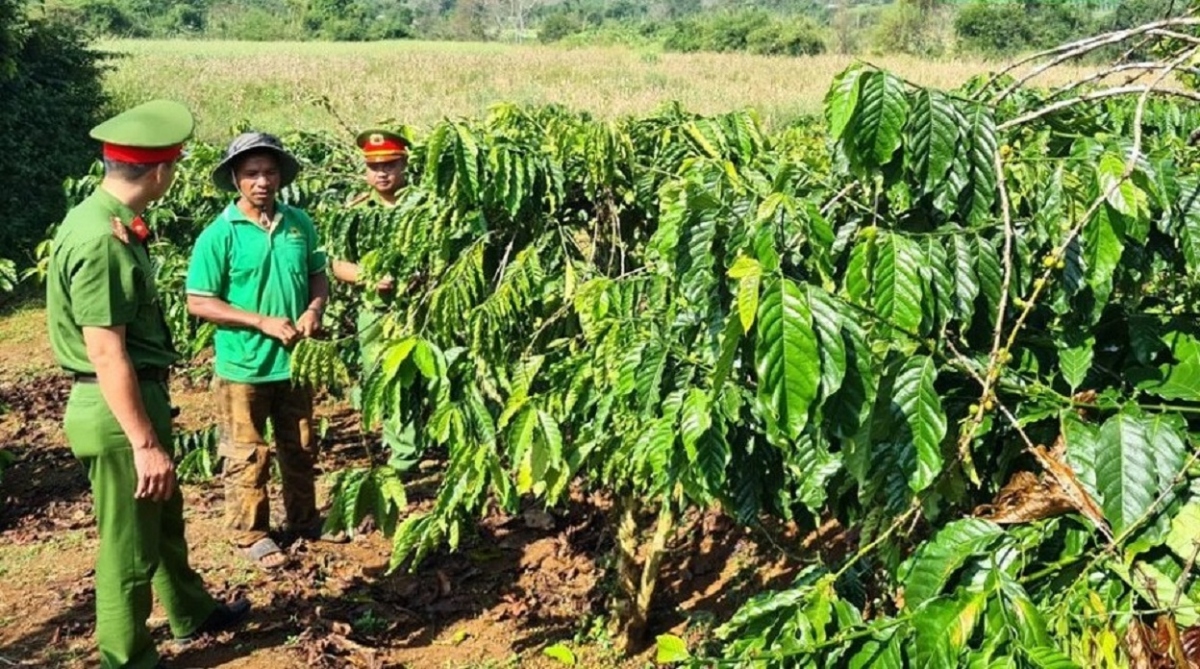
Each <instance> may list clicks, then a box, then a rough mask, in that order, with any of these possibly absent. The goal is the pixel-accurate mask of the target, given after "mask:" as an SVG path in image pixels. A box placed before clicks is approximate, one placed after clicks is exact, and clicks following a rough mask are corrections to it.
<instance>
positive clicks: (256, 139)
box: [212, 132, 300, 191]
mask: <svg viewBox="0 0 1200 669" xmlns="http://www.w3.org/2000/svg"><path fill="white" fill-rule="evenodd" d="M256 151H269V152H270V153H272V154H274V155H275V158H276V159H277V160H278V161H279V178H280V181H279V186H280V188H282V187H284V186H287V185H288V184H290V183H292V182H293V181H295V179H296V175H297V174H299V173H300V163H299V162H298V161H297V160H296V158H295V157H294V156H292V154H290V153H288V152H287V151H286V150H284V148H283V142H281V141H279V138H278V137H276V136H275V135H270V134H267V133H265V132H244V133H242V134H240V135H238V136H237V137H234V138H233V141H232V142H230V143H229V147H228V148H227V149H225V157H224V158H222V159H221V162H220V163H217V166H216V167H214V168H213V171H212V182H213V183H214V184H216V186H217V188H220V189H221V190H227V191H236V190H237V185H236V184H234V179H233V166H234V164H235V163H237V161H238V159H239V158H241V157H242V156H244V155H246V154H248V153H253V152H256Z"/></svg>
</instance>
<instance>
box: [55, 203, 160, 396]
mask: <svg viewBox="0 0 1200 669" xmlns="http://www.w3.org/2000/svg"><path fill="white" fill-rule="evenodd" d="M114 219H116V221H114ZM133 219H134V213H133V211H132V210H131V209H130V208H129V207H126V206H125V205H124V204H121V202H120V201H119V200H117V198H115V197H114V196H113V195H112V194H110V193H108V192H107V191H105V190H103V189H99V188H98V189H96V191H95V192H93V193H92V194H91V195H90V196H89V197H88V198H87V199H86V200H84V201H83V202H81V203H79V205H78V206H76V207H75V208H73V209H72V210H71V211H70V212H68V213H67V217H66V219H64V220H63V223H62V225H61V226H60V227H59V229H58V233H57V234H56V235H55V236H54V247H53V248H54V251H53V253H52V254H51V256H50V271H49V276H48V278H47V280H46V324H47V326H48V327H49V329H50V346H51V347H52V348H53V349H54V356H55V358H57V359H58V364H60V365H62V366H63V367H64V368H65V369H67V370H68V371H71V372H78V373H95V371H96V368H95V366H93V365H92V363H91V362H90V361H89V360H88V357H87V346H86V345H85V344H84V341H83V328H84V327H113V326H120V325H124V326H125V348H126V350H127V351H128V352H129V358H130V360H131V361H132V362H133V366H134V368H135V369H148V368H166V367H168V366H170V365H171V364H172V363H174V362H175V361H176V360H178V358H179V355H178V354H177V353H176V352H175V347H174V345H173V344H172V343H171V333H170V330H169V329H168V328H167V324H166V321H165V320H163V314H162V307H161V305H160V304H159V301H158V291H157V290H156V289H155V287H154V266H153V265H152V264H151V262H150V256H149V255H147V253H146V247H145V246H144V245H143V244H142V243H141V242H139V241H138V239H137V237H136V236H134V234H133V232H131V231H129V230H128V228H126V229H125V230H124V231H123V232H124V233H125V236H126V237H127V240H128V241H122V240H121V239H119V238H118V237H117V233H118V231H119V229H117V228H115V225H116V224H117V223H118V222H119V224H120V225H123V226H128V225H129V223H130V222H131V221H133Z"/></svg>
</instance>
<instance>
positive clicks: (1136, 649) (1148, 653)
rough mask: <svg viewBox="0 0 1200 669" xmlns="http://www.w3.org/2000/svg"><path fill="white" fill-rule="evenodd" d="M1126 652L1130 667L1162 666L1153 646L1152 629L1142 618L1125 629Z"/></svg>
mask: <svg viewBox="0 0 1200 669" xmlns="http://www.w3.org/2000/svg"><path fill="white" fill-rule="evenodd" d="M1125 652H1126V653H1128V654H1129V669H1158V667H1160V666H1162V665H1161V663H1159V662H1158V661H1157V659H1158V657H1157V654H1156V653H1155V651H1154V648H1153V638H1152V636H1151V630H1150V628H1149V627H1147V626H1146V624H1145V623H1143V622H1142V621H1140V620H1134V621H1133V622H1131V623H1129V628H1128V629H1126V630H1125Z"/></svg>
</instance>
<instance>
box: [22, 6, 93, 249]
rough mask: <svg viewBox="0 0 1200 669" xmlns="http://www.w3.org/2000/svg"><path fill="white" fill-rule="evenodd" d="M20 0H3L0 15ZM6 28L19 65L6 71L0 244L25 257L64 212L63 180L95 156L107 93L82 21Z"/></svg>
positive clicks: (36, 21) (39, 21) (42, 20)
mask: <svg viewBox="0 0 1200 669" xmlns="http://www.w3.org/2000/svg"><path fill="white" fill-rule="evenodd" d="M14 3H15V0H0V7H2V8H3V9H0V15H3V14H4V13H5V11H11V8H12V6H14ZM0 34H2V35H3V39H0V45H12V46H6V48H15V51H14V52H13V54H12V59H11V61H10V62H11V63H15V67H10V68H7V72H6V73H4V74H0V128H4V129H5V131H4V132H3V133H0V174H3V175H4V180H5V183H6V184H8V185H9V187H8V188H4V189H3V190H2V191H0V220H2V221H4V224H3V225H0V248H4V249H5V250H6V251H5V254H6V255H9V256H10V257H14V259H16V260H17V261H18V262H21V261H22V256H28V255H29V252H30V250H31V249H32V247H33V245H34V244H35V243H36V242H37V241H39V240H40V239H41V238H42V237H44V236H45V233H46V229H47V227H48V226H50V225H51V224H53V223H55V222H57V221H58V220H60V219H61V218H62V216H63V214H64V213H65V200H64V196H63V189H62V184H63V180H64V179H66V178H67V177H68V176H69V175H73V174H80V173H83V172H86V171H87V169H88V166H89V165H90V164H91V163H92V161H93V160H95V158H96V156H97V153H98V152H97V146H96V145H95V143H94V142H92V141H91V140H89V139H88V134H87V133H88V130H89V129H90V128H91V127H92V126H93V125H95V124H96V123H97V121H98V120H99V118H100V115H101V113H102V111H103V108H104V106H105V104H106V102H107V99H106V98H105V95H104V92H103V90H102V88H101V85H100V75H101V58H102V57H101V56H100V55H99V54H98V53H96V52H94V51H92V50H91V49H89V48H88V45H87V43H86V41H85V38H84V35H83V33H82V32H81V30H80V28H78V27H77V26H73V25H70V24H68V23H65V22H63V21H61V20H57V19H53V18H47V17H45V16H39V17H33V18H30V19H29V20H23V21H14V22H6V23H4V24H2V25H0ZM4 56H5V57H2V58H0V63H3V62H4V61H6V60H9V59H8V57H7V54H4ZM0 72H4V69H0Z"/></svg>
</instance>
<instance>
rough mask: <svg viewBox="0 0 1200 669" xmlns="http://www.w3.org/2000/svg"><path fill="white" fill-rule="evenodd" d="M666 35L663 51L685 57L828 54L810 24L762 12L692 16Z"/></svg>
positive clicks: (803, 20) (797, 18)
mask: <svg viewBox="0 0 1200 669" xmlns="http://www.w3.org/2000/svg"><path fill="white" fill-rule="evenodd" d="M664 35H665V36H664V38H663V48H664V49H666V50H667V51H681V52H684V53H689V52H695V51H714V52H719V53H723V52H729V51H746V52H750V53H757V54H765V55H781V56H802V55H812V54H818V53H823V52H824V51H825V39H824V36H823V35H822V34H821V29H820V28H819V27H817V25H816V24H814V23H813V22H812V21H811V20H809V19H807V18H804V17H796V18H778V17H774V16H772V15H771V14H769V13H767V12H765V11H761V10H753V11H742V12H722V13H717V14H713V15H709V16H691V17H688V18H685V19H680V20H677V21H675V22H673V23H672V24H671V25H670V27H668V28H667V29H666V30H665V32H664Z"/></svg>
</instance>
